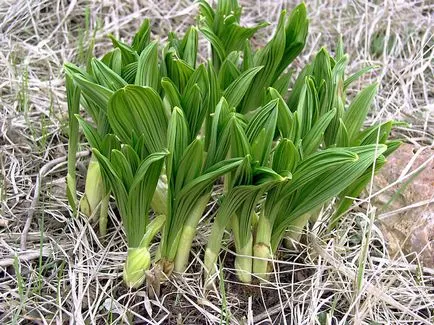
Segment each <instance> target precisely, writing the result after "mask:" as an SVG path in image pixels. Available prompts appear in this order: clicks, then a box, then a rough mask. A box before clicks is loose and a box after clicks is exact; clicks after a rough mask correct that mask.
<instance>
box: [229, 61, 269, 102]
mask: <svg viewBox="0 0 434 325" xmlns="http://www.w3.org/2000/svg"><path fill="white" fill-rule="evenodd" d="M261 69H262V67H255V68H251V69H249V70H247V71H244V72H243V73H242V74H241V75H240V76H239V77H238V78H237V79H235V80H234V81H233V82H232V83H231V84H230V85H229V86H228V87H227V88H226V89H225V91H224V92H223V97H225V98H226V100H227V101H228V104H229V105H230V106H232V107H235V108H236V107H238V105H239V104H240V103H241V101H242V100H243V98H244V95H245V94H246V92H247V90H248V89H249V87H250V85H251V83H252V81H253V79H254V78H255V76H256V75H257V74H258V72H259V71H261Z"/></svg>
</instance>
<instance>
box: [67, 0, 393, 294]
mask: <svg viewBox="0 0 434 325" xmlns="http://www.w3.org/2000/svg"><path fill="white" fill-rule="evenodd" d="M199 15H200V17H199V18H200V19H199V20H198V26H192V27H191V28H189V29H188V30H187V31H186V33H185V34H184V35H183V36H182V37H179V36H178V35H176V34H175V33H170V34H169V37H168V41H167V42H166V43H164V44H163V43H161V42H159V41H155V40H154V41H153V40H152V38H151V23H150V21H149V20H145V21H144V22H143V24H142V25H141V27H140V29H139V31H138V32H137V33H136V35H135V36H134V38H133V40H132V42H131V43H130V44H127V43H124V42H121V41H120V40H117V39H115V38H114V37H111V36H110V38H111V40H112V43H113V50H111V51H110V52H108V53H107V54H105V55H104V56H103V57H102V58H100V59H98V58H92V59H91V60H90V62H89V64H88V65H87V67H86V68H80V67H77V66H75V65H73V64H70V63H67V64H65V71H66V87H67V95H68V108H69V123H70V129H69V130H70V141H69V160H68V162H69V168H68V176H67V185H68V199H69V202H70V205H71V207H72V210H73V211H74V213H75V212H77V211H81V212H82V213H83V214H85V215H87V216H89V217H93V216H95V217H97V218H99V225H100V233H101V235H102V236H104V235H106V229H107V211H108V205H109V203H110V198H111V197H113V198H114V200H115V203H116V208H117V209H116V211H118V214H119V215H120V218H121V220H122V224H123V228H124V230H125V235H126V239H127V243H128V254H127V258H126V262H125V266H124V273H123V277H124V281H125V283H126V284H127V285H128V286H129V287H138V286H140V285H142V283H143V281H144V278H145V272H146V271H147V270H148V269H149V268H150V267H151V266H152V265H158V266H159V269H161V270H162V271H163V272H164V273H165V274H166V275H167V276H170V274H171V273H172V272H173V271H175V272H181V273H182V272H185V271H186V268H187V266H188V264H189V258H190V251H191V247H192V242H193V240H194V238H195V235H196V230H197V228H198V223H199V221H200V220H201V219H202V217H203V216H204V215H209V214H207V211H206V210H207V206H208V205H209V203H210V201H211V200H212V199H215V196H213V193H215V186H216V184H217V183H220V184H223V185H222V187H223V191H222V194H221V197H219V198H218V201H219V205H218V209H217V211H216V213H215V214H213V215H212V216H209V217H208V220H206V222H209V223H210V224H211V233H210V235H209V237H208V239H207V245H206V250H205V254H204V256H203V260H204V263H203V265H204V274H205V277H206V280H207V281H211V280H212V278H213V274H215V273H216V270H218V266H217V262H218V256H219V253H220V251H221V248H222V247H221V246H222V243H223V242H224V241H223V236H224V235H225V233H230V234H231V236H232V237H233V240H234V243H235V251H236V253H237V254H236V258H235V265H234V268H235V269H236V271H237V276H238V278H239V280H240V281H242V282H245V283H249V282H251V281H264V280H267V278H269V275H270V271H271V269H270V261H272V259H273V258H274V257H275V254H276V252H277V250H278V248H279V245H281V243H282V242H283V239H286V240H287V242H289V243H290V242H291V241H295V242H296V241H298V240H299V239H300V235H301V233H302V230H303V229H305V227H308V226H309V223H310V222H311V221H312V220H314V219H315V218H316V217H317V214H318V211H319V210H321V208H322V207H323V206H325V205H327V206H329V205H332V206H333V207H334V208H333V211H334V213H333V214H332V215H331V216H330V217H329V218H328V219H326V220H325V221H324V222H325V223H326V227H327V228H328V231H330V233H332V232H333V230H334V229H335V228H336V226H337V225H338V224H339V222H340V219H341V217H342V216H343V215H344V213H345V212H346V211H347V210H348V209H349V208H350V207H351V205H352V200H353V198H355V197H357V196H359V195H360V193H361V192H362V190H363V189H364V188H365V187H366V185H367V184H368V182H369V181H370V179H371V177H372V175H373V173H375V172H377V171H378V169H379V168H381V167H382V166H383V165H384V163H385V158H386V157H387V155H389V154H390V153H391V152H393V151H394V150H395V149H396V148H398V146H399V144H400V142H399V141H391V140H389V139H388V138H389V134H390V132H391V129H392V127H393V125H394V122H392V121H389V122H385V123H380V124H374V125H371V126H369V127H367V128H364V124H365V123H364V122H365V120H366V117H367V114H368V112H369V110H370V107H371V105H372V102H373V100H374V97H375V94H376V91H377V84H372V85H368V86H366V87H365V88H363V89H362V90H361V91H360V92H358V94H357V95H356V96H352V98H351V100H349V99H347V98H346V93H347V89H348V87H350V85H351V84H352V82H354V81H355V80H357V79H358V78H359V77H360V76H362V75H363V74H364V73H366V72H367V71H369V70H370V69H371V67H368V68H365V69H362V70H361V71H359V72H357V73H355V74H353V75H350V76H347V75H346V73H345V70H346V66H347V63H348V57H347V55H346V54H345V53H344V48H343V44H342V41H341V40H339V41H338V44H337V47H336V49H335V50H334V51H333V55H331V54H330V53H329V52H328V51H327V50H326V49H324V48H322V49H320V50H319V52H317V54H316V55H315V56H314V57H313V59H312V60H311V62H310V63H309V64H307V65H306V66H305V67H304V68H303V70H302V71H301V72H300V73H299V74H298V76H297V77H293V76H292V75H291V71H290V70H289V68H288V67H289V66H290V64H291V63H292V62H293V61H294V59H295V58H296V57H297V56H298V55H299V54H300V53H301V51H302V50H303V48H304V46H305V43H306V38H307V35H308V19H307V14H306V8H305V5H304V4H300V5H299V6H297V7H296V8H294V9H293V10H292V12H290V13H287V12H285V11H283V12H282V13H281V15H280V18H279V21H278V24H277V27H276V29H275V31H274V34H273V36H272V38H271V39H270V40H269V41H268V43H266V44H265V46H263V47H261V48H254V47H253V46H252V44H251V41H250V39H251V38H252V37H253V36H254V35H255V33H256V32H257V31H258V30H259V29H261V28H264V27H265V26H267V24H266V23H261V24H258V25H256V26H253V27H245V26H242V25H241V24H240V18H241V8H240V6H239V5H238V2H237V1H236V0H220V1H218V3H217V5H216V8H212V7H211V6H210V5H209V4H208V3H207V2H205V1H201V2H200V12H199ZM199 37H204V38H205V39H206V40H208V42H209V45H210V46H209V49H210V57H209V59H208V60H206V61H205V60H202V62H199V61H200V60H199V56H198V52H199V49H198V39H199ZM79 129H81V130H82V132H83V133H84V135H85V137H86V139H87V142H88V145H89V146H90V147H91V150H92V157H91V159H90V162H89V167H88V174H87V178H86V188H85V193H84V195H83V197H82V198H81V199H80V200H78V198H77V195H76V175H75V154H76V151H77V146H78V144H77V142H78V133H79ZM158 233H160V236H159V238H160V239H159V247H158V251H157V254H156V255H155V256H154V257H151V255H150V253H149V245H150V244H151V242H153V241H155V237H156V235H157V234H158Z"/></svg>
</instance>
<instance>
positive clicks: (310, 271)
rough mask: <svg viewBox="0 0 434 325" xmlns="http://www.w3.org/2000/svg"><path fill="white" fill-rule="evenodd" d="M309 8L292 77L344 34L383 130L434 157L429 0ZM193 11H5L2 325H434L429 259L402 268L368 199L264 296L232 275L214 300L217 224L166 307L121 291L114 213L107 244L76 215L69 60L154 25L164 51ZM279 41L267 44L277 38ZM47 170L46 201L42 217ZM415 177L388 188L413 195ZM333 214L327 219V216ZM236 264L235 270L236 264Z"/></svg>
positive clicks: (20, 3) (51, 4)
mask: <svg viewBox="0 0 434 325" xmlns="http://www.w3.org/2000/svg"><path fill="white" fill-rule="evenodd" d="M241 2H242V3H243V4H244V5H245V11H244V12H245V22H246V23H251V22H253V21H258V20H263V19H265V20H268V21H274V22H275V21H276V17H277V15H278V13H279V11H280V10H281V9H282V8H292V7H293V6H294V5H295V1H283V0H279V1H278V0H275V1H271V0H269V1H259V0H257V1H241ZM307 2H308V3H307V4H308V7H309V13H310V18H311V28H310V37H309V44H308V46H307V47H306V49H305V51H304V52H303V55H302V56H301V57H300V59H299V60H298V61H297V62H296V64H295V67H296V68H299V67H300V66H302V64H303V63H304V62H305V61H306V60H308V59H309V58H310V57H311V56H312V55H313V53H314V52H315V51H317V50H318V49H319V46H321V45H326V46H327V47H328V48H333V45H334V42H335V40H336V39H337V35H338V33H342V34H343V36H344V39H345V43H346V49H347V51H348V52H349V54H350V55H351V67H350V68H351V70H354V71H355V70H356V69H357V68H360V67H361V66H364V65H367V64H378V65H380V66H381V68H380V69H379V70H377V71H376V72H373V73H371V74H370V75H368V76H367V77H366V78H367V79H379V80H381V87H380V93H379V96H378V97H377V101H376V109H375V110H374V111H373V113H372V115H371V121H375V120H382V119H385V118H390V117H393V118H395V119H399V120H404V121H407V122H408V123H409V127H402V128H400V129H399V130H398V131H399V132H398V133H399V136H401V137H403V138H404V139H405V140H406V141H408V142H410V143H413V144H414V145H415V147H416V148H422V147H424V146H432V144H433V139H434V123H433V115H432V113H433V111H434V104H433V97H434V96H433V91H434V77H433V76H434V73H433V72H434V71H433V65H432V63H433V58H434V51H433V46H434V39H433V28H432V26H433V12H434V5H432V2H430V1H429V0H426V1H423V0H410V1H398V0H396V1H391V0H387V1H370V2H368V1H357V0H353V1H333V0H327V1H318V0H316V1H307ZM196 9H197V6H196V5H195V4H194V3H193V1H192V0H179V1H170V0H166V1H156V0H154V1H152V0H129V1H120V0H114V1H96V0H89V1H84V0H71V1H67V0H41V1H39V0H38V1H37V0H14V1H11V0H4V1H2V2H1V3H0V49H1V50H0V170H1V178H0V200H1V207H0V319H2V323H26V322H34V323H37V324H39V323H40V324H42V323H44V324H46V323H50V324H51V323H59V324H62V323H68V322H71V323H76V324H84V323H85V322H86V323H88V324H105V323H108V322H111V323H121V322H125V323H132V322H133V321H134V322H137V323H146V324H148V323H151V324H154V323H155V324H156V323H180V324H202V323H210V324H214V323H221V322H222V323H225V322H227V323H233V324H270V323H276V324H277V323H279V324H280V323H282V324H285V323H286V324H314V323H319V322H320V320H321V323H322V324H344V323H346V322H349V323H354V324H365V323H366V324H368V323H371V324H372V323H373V322H377V323H396V324H398V323H420V324H432V323H433V322H434V270H432V269H427V268H422V267H421V265H420V263H419V262H418V258H417V257H415V258H414V259H412V260H407V259H406V258H405V257H404V256H402V257H400V258H398V259H397V260H393V261H392V260H391V259H390V258H389V256H388V253H387V249H386V244H385V241H384V238H383V236H382V234H381V232H380V231H379V230H378V229H377V228H376V226H375V223H373V220H374V218H375V208H373V207H372V206H370V204H369V201H370V198H372V197H373V196H375V195H376V193H373V192H370V195H369V196H368V198H367V199H366V200H363V201H359V202H358V203H359V208H358V209H357V210H356V212H355V213H352V214H350V215H349V216H348V217H347V219H346V221H345V222H344V223H343V224H342V225H341V227H340V229H338V231H337V232H336V234H334V237H333V238H327V237H326V236H325V235H324V234H325V232H324V231H323V228H322V227H321V223H320V222H318V223H317V225H316V226H315V227H314V228H313V230H312V232H310V233H309V234H308V235H307V236H306V238H307V240H306V241H305V244H304V245H303V246H302V247H300V250H299V251H298V252H294V251H287V250H284V249H282V250H281V251H280V256H279V261H275V263H274V265H275V269H276V270H277V271H278V275H279V276H278V278H276V279H274V280H273V281H272V282H270V283H267V284H265V285H261V286H256V287H255V286H240V285H238V284H236V281H235V277H234V275H233V272H232V271H233V270H231V269H230V268H227V267H225V268H224V269H223V270H222V272H221V273H220V275H222V276H224V278H225V281H224V282H221V283H222V284H224V286H222V285H221V286H220V287H218V288H216V290H215V291H211V292H208V293H205V292H204V290H203V286H202V282H201V264H200V256H201V254H202V253H203V246H202V245H201V243H203V240H204V238H205V236H206V235H207V231H208V230H209V229H208V225H207V224H206V222H204V223H202V224H201V229H200V231H199V236H198V239H197V242H196V244H197V245H196V246H195V247H194V254H195V257H194V259H193V262H192V263H191V266H190V268H189V270H188V272H187V274H185V275H183V276H175V277H173V278H171V279H170V280H169V281H168V282H167V283H165V284H164V285H163V287H162V288H161V295H160V297H158V298H153V299H151V298H149V296H148V294H147V292H146V289H142V290H138V291H134V292H129V291H127V290H126V289H125V288H124V287H123V286H122V282H121V271H122V261H123V260H124V256H125V248H126V244H125V241H124V239H123V236H122V229H121V227H120V224H119V221H118V219H117V218H116V216H115V215H114V213H113V211H110V215H109V217H110V222H111V225H112V226H111V228H110V231H109V235H108V236H107V238H105V239H104V241H100V240H99V239H98V235H97V234H96V233H95V230H94V227H93V226H94V224H93V222H88V221H86V220H84V219H82V218H78V219H72V218H70V217H69V208H68V205H67V202H66V198H65V182H64V178H65V175H66V165H65V163H64V158H63V157H65V155H66V149H67V148H66V144H67V138H66V132H67V119H66V117H67V114H66V104H65V89H64V82H63V73H62V64H63V62H65V61H73V62H79V61H81V62H83V60H84V58H85V56H86V50H85V49H86V46H87V44H88V41H89V39H90V38H92V35H95V39H96V54H97V55H98V54H101V53H102V52H103V51H104V50H105V49H107V48H108V47H109V42H108V39H107V37H106V36H107V34H108V33H113V34H115V35H116V36H120V37H123V38H125V39H129V38H130V37H131V36H132V33H133V32H134V31H135V30H136V28H137V27H138V25H139V24H140V22H141V19H142V18H144V17H149V18H151V19H152V21H153V24H154V26H153V32H154V33H155V36H159V37H161V38H164V35H166V34H167V32H168V31H169V30H175V31H177V30H183V29H184V27H185V25H186V24H190V23H193V22H194V16H195V13H196ZM86 21H88V23H86ZM96 26H98V27H97V28H95V27H96ZM270 30H271V29H268V30H266V31H264V32H263V33H262V34H261V37H258V39H257V41H258V42H261V41H263V39H264V38H266V37H268V36H269V34H270ZM94 33H95V34H94ZM204 51H206V49H205V47H204ZM204 53H205V52H204ZM360 86H361V83H359V84H357V85H355V86H354V89H358V88H360ZM83 149H85V146H83ZM84 155H85V154H84ZM53 161H54V163H53ZM50 162H51V163H50ZM85 162H86V160H85V158H83V159H81V163H80V164H79V166H78V167H79V169H80V170H81V175H83V174H84V173H83V169H84V167H83V166H84V165H83V164H84V163H85ZM47 164H49V165H47ZM43 166H45V168H44V169H43V170H44V175H40V176H43V177H42V178H40V179H41V187H40V192H39V193H40V197H39V201H38V204H37V205H36V206H35V207H34V209H32V200H33V198H34V196H35V185H36V183H37V175H38V173H40V171H41V168H43ZM413 167H415V166H413ZM416 168H417V166H416ZM408 170H410V169H408ZM409 174H410V172H409V171H407V172H406V173H403V175H401V177H400V179H398V180H391V182H392V181H397V182H403V181H404V180H405V179H408V177H410V175H409ZM80 181H81V182H83V179H82V178H81V179H80ZM79 188H80V187H79ZM428 203H430V202H428ZM328 213H329V211H328V210H327V209H325V210H324V211H323V214H322V218H325V217H326V216H327V215H328ZM29 216H33V218H32V219H31V220H29V221H31V222H30V223H28V224H29V226H30V229H29V233H28V234H27V245H26V247H25V249H24V250H23V249H20V239H21V237H22V232H23V229H24V227H25V224H26V221H27V220H28V217H29ZM320 220H321V218H320ZM229 247H230V245H229ZM224 256H225V257H226V260H230V259H232V258H233V252H231V251H227V252H226V254H225V253H223V254H222V257H224ZM226 264H227V265H230V263H226ZM226 264H224V265H226Z"/></svg>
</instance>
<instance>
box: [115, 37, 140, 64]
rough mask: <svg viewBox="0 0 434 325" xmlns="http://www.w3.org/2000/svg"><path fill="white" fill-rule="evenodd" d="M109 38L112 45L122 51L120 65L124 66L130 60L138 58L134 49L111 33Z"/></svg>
mask: <svg viewBox="0 0 434 325" xmlns="http://www.w3.org/2000/svg"><path fill="white" fill-rule="evenodd" d="M109 38H110V40H111V41H112V43H113V46H114V47H116V48H118V49H119V50H120V51H121V53H122V66H126V65H127V64H130V63H132V62H135V61H137V60H138V58H139V56H138V54H137V52H136V51H134V50H133V49H132V48H131V47H130V46H128V45H127V44H125V43H122V42H121V41H118V40H117V39H116V38H115V37H114V36H113V35H109Z"/></svg>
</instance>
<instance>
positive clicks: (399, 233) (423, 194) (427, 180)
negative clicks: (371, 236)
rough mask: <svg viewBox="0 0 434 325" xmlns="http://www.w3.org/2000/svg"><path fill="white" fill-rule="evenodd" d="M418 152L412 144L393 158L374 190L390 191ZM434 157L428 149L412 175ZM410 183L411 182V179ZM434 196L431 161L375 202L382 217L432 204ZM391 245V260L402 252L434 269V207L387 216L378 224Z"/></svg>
mask: <svg viewBox="0 0 434 325" xmlns="http://www.w3.org/2000/svg"><path fill="white" fill-rule="evenodd" d="M415 152H416V149H415V147H414V146H412V145H410V144H403V145H402V146H401V147H400V148H399V149H398V150H397V151H396V152H394V153H393V154H392V155H391V156H390V157H389V158H388V162H387V163H386V165H385V166H384V168H383V169H382V170H381V172H380V173H379V175H377V176H376V178H375V182H374V189H375V190H379V189H381V188H385V187H387V186H388V185H389V184H391V183H393V182H394V181H395V180H397V179H398V178H399V176H400V175H401V173H402V171H403V170H404V168H405V167H406V166H407V164H408V163H409V161H410V160H411V159H412V158H413V156H414V153H415ZM433 155H434V149H432V148H430V149H425V151H424V152H423V153H422V154H421V155H419V157H417V159H416V160H415V162H414V163H413V166H414V167H412V168H411V170H410V171H409V172H411V171H412V170H415V169H416V168H418V167H419V166H420V165H421V164H422V163H424V162H425V161H427V160H428V159H429V158H431V157H432V156H433ZM407 180H408V179H407ZM433 196H434V162H433V161H431V162H430V163H429V164H428V165H427V166H426V168H425V169H424V170H423V171H422V172H421V173H419V174H418V175H417V176H416V177H415V178H414V179H413V180H411V181H410V182H409V183H408V184H406V181H404V183H401V184H398V185H396V186H393V187H391V188H389V189H387V190H386V191H385V192H383V193H382V194H380V195H379V196H378V197H376V198H375V199H374V202H373V203H374V204H375V205H376V206H377V207H378V210H379V214H381V213H385V212H392V211H395V210H397V209H400V208H403V207H406V206H409V205H411V204H415V203H417V202H421V201H425V200H430V199H432V198H433ZM377 223H378V225H379V227H380V228H381V229H382V231H383V234H384V236H385V238H386V240H387V243H388V249H389V254H390V256H391V257H392V258H393V257H397V256H399V255H400V252H402V253H404V254H405V255H408V257H409V259H412V258H414V254H418V255H419V260H420V261H421V262H422V263H423V265H424V266H426V267H430V268H434V207H433V204H426V205H423V206H419V207H416V208H411V209H407V210H405V211H402V212H400V213H396V214H393V215H390V216H386V217H384V218H381V219H380V220H378V221H377Z"/></svg>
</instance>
